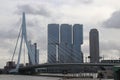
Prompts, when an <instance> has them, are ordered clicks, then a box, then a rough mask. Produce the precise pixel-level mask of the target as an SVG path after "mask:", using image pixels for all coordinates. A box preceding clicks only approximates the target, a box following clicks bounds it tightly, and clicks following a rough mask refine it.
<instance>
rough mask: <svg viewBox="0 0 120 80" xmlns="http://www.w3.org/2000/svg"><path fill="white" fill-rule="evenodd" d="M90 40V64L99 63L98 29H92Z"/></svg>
mask: <svg viewBox="0 0 120 80" xmlns="http://www.w3.org/2000/svg"><path fill="white" fill-rule="evenodd" d="M89 39H90V42H89V43H90V62H91V63H98V62H99V32H98V30H97V29H91V30H90V34H89Z"/></svg>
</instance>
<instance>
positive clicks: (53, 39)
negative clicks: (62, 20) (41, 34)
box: [48, 24, 59, 63]
mask: <svg viewBox="0 0 120 80" xmlns="http://www.w3.org/2000/svg"><path fill="white" fill-rule="evenodd" d="M58 44H59V24H48V63H56V60H57V59H56V58H57V56H56V51H57V46H58Z"/></svg>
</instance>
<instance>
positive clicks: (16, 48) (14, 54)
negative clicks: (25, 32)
mask: <svg viewBox="0 0 120 80" xmlns="http://www.w3.org/2000/svg"><path fill="white" fill-rule="evenodd" d="M21 31H22V28H20V31H19V34H18V37H17V41H16V45H15V48H14V52H13V55H12V60H11V61H13V59H14V56H15V52H16V49H17V45H18V41H19V38H20V35H21Z"/></svg>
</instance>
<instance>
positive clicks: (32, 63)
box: [9, 13, 119, 74]
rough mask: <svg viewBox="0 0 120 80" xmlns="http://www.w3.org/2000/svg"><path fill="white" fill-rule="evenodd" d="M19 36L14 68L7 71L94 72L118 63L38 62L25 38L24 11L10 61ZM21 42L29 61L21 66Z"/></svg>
mask: <svg viewBox="0 0 120 80" xmlns="http://www.w3.org/2000/svg"><path fill="white" fill-rule="evenodd" d="M20 36H21V38H20ZM51 37H52V36H51ZM19 38H20V44H19V52H18V59H17V63H16V65H15V67H14V68H12V69H10V70H9V73H20V74H34V73H40V72H45V73H77V72H83V73H84V72H87V71H88V72H96V71H97V70H98V67H100V68H103V67H112V66H115V65H119V64H117V63H45V64H39V62H37V60H36V58H35V55H34V54H35V52H34V51H33V50H32V48H31V45H30V44H29V41H28V39H27V31H26V20H25V13H23V15H22V25H21V28H20V32H19V35H18V38H17V42H16V46H15V50H14V53H13V56H12V60H11V61H12V62H13V61H14V55H15V53H16V48H17V45H18V40H19ZM23 42H24V43H25V44H26V48H27V50H28V57H29V58H28V59H29V60H28V61H29V63H28V65H26V66H22V67H21V65H20V60H21V54H22V46H23ZM60 49H61V51H62V49H65V48H62V46H61V48H60ZM67 52H69V51H67ZM68 56H70V55H68ZM37 57H38V56H37ZM77 58H79V57H77V56H76V59H77ZM51 60H52V57H51Z"/></svg>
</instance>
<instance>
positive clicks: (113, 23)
mask: <svg viewBox="0 0 120 80" xmlns="http://www.w3.org/2000/svg"><path fill="white" fill-rule="evenodd" d="M103 26H104V27H106V28H117V29H118V28H120V10H119V11H116V12H114V13H113V14H112V15H111V17H110V18H109V19H108V20H106V21H105V22H103Z"/></svg>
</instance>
